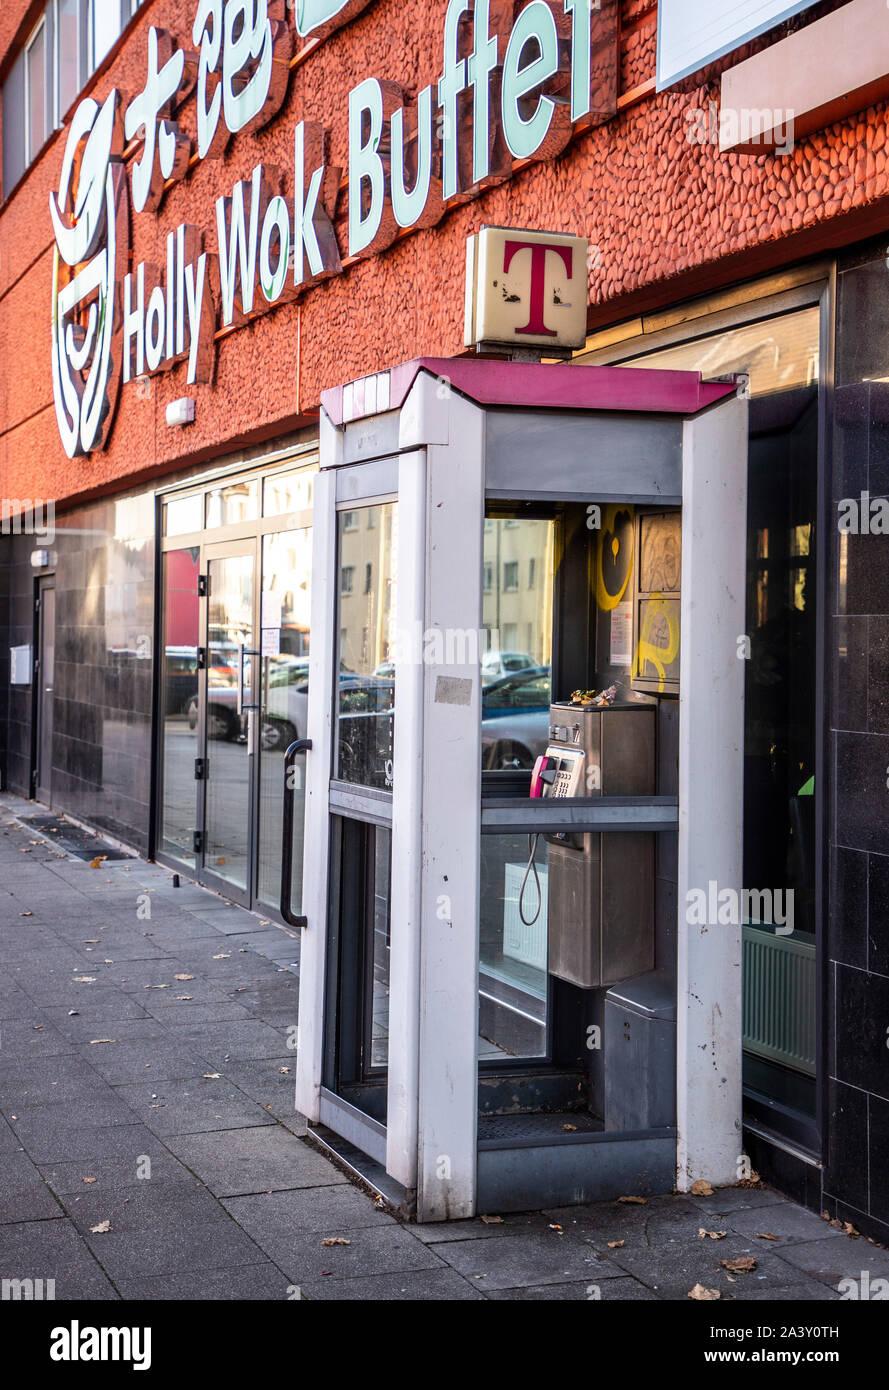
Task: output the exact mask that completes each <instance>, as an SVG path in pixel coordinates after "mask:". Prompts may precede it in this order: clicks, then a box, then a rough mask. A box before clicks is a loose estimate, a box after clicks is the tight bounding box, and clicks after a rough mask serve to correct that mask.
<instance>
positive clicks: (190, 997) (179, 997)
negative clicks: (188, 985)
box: [176, 994, 194, 1000]
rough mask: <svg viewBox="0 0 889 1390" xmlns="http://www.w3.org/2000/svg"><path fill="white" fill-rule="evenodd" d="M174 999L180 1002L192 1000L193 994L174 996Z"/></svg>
mask: <svg viewBox="0 0 889 1390" xmlns="http://www.w3.org/2000/svg"><path fill="white" fill-rule="evenodd" d="M176 998H177V999H182V1000H188V999H194V995H193V994H177V995H176Z"/></svg>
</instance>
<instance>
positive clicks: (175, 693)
mask: <svg viewBox="0 0 889 1390" xmlns="http://www.w3.org/2000/svg"><path fill="white" fill-rule="evenodd" d="M197 684H198V649H197V647H167V650H166V652H165V653H164V714H184V713H185V712H186V711H187V709H188V704H189V701H190V699H191V697H192V696H193V695H194V692H195V690H196V689H197Z"/></svg>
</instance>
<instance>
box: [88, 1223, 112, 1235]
mask: <svg viewBox="0 0 889 1390" xmlns="http://www.w3.org/2000/svg"><path fill="white" fill-rule="evenodd" d="M110 1230H111V1222H110V1221H100V1222H99V1224H98V1226H90V1231H91V1233H92V1234H93V1235H94V1236H104V1235H107V1233H108V1232H109V1231H110Z"/></svg>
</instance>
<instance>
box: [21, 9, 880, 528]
mask: <svg viewBox="0 0 889 1390" xmlns="http://www.w3.org/2000/svg"><path fill="white" fill-rule="evenodd" d="M831 8H835V5H834V4H832V3H830V4H826V5H824V6H822V7H820V9H819V10H818V11H817V12H816V13H821V12H823V11H824V10H826V9H831ZM445 9H446V5H445V3H444V0H376V3H375V4H374V5H372V6H371V7H370V8H369V10H368V11H367V13H366V14H365V15H364V16H362V17H360V18H359V19H358V20H356V21H354V22H353V23H352V24H351V25H349V26H348V27H347V28H345V29H344V30H342V31H341V32H340V33H338V34H336V35H334V36H333V37H332V38H330V39H329V40H328V41H327V42H326V43H324V44H323V45H322V46H321V47H320V48H319V49H318V50H317V51H316V52H315V53H314V54H313V55H312V56H311V57H310V58H309V59H308V60H307V61H306V62H305V63H304V64H303V65H301V66H300V67H298V68H296V69H295V71H294V72H293V74H292V76H291V82H290V89H289V93H288V96H287V99H286V101H285V104H284V106H283V108H282V110H281V112H280V113H279V115H278V116H277V117H276V118H275V120H274V121H273V122H272V123H271V124H270V125H269V126H267V127H266V128H265V129H264V130H262V131H260V132H259V133H258V134H256V135H255V136H249V135H248V136H244V135H241V136H238V137H235V138H234V139H233V140H232V141H231V143H230V145H229V148H228V151H227V153H226V155H225V157H224V158H223V159H220V160H211V159H205V160H204V161H203V162H202V163H200V164H198V165H197V166H196V167H195V168H193V169H192V170H191V171H190V173H189V174H188V175H187V176H186V178H185V179H184V180H183V181H182V182H181V183H179V184H177V185H175V186H174V187H173V188H172V189H170V191H169V192H168V193H167V195H166V197H165V199H164V202H163V204H162V205H161V208H160V212H159V215H158V216H156V217H155V216H152V215H151V214H149V213H142V214H140V215H137V216H133V217H132V218H131V224H132V252H133V263H134V265H135V264H138V262H139V261H142V260H147V261H155V262H157V263H158V264H160V265H162V264H163V260H164V239H165V236H166V234H167V232H168V231H170V230H172V229H173V228H175V227H176V226H177V225H178V223H179V222H181V221H186V220H187V221H190V222H192V223H196V224H197V225H198V226H200V227H201V228H202V229H203V230H204V231H205V233H206V240H207V243H208V245H209V247H210V248H211V249H215V239H216V234H215V211H214V203H215V199H216V198H217V197H218V196H220V195H221V194H225V193H230V191H231V189H232V186H233V184H234V183H235V182H236V180H237V179H239V178H249V176H250V173H251V171H252V169H253V167H254V165H255V164H256V163H257V162H259V161H263V162H264V163H265V164H266V165H278V166H279V167H280V169H281V170H282V171H283V172H284V176H285V183H284V191H285V193H289V192H290V191H291V187H292V158H293V156H292V139H293V128H294V125H295V124H296V122H297V121H298V120H300V119H302V118H303V117H305V118H308V119H312V120H318V121H320V122H322V123H323V124H324V125H325V126H327V127H328V128H329V130H330V132H331V163H332V164H339V163H342V164H345V163H346V162H347V132H346V120H347V112H348V101H347V98H348V92H349V90H350V88H351V87H353V86H354V85H355V84H356V83H357V82H359V81H360V80H361V79H362V78H364V77H366V76H370V75H372V76H376V77H379V78H390V79H392V80H394V81H396V82H399V83H401V84H402V85H403V86H404V87H406V88H407V89H408V90H409V91H410V92H411V93H415V92H416V91H417V89H418V88H419V87H422V86H424V85H425V84H426V83H428V82H432V81H434V80H436V79H437V77H438V75H439V72H440V69H441V61H442V29H443V20H444V12H445ZM194 10H195V0H154V2H153V3H150V4H148V5H146V6H145V8H144V11H143V13H142V14H140V16H139V18H138V20H137V22H136V24H135V26H134V28H133V30H132V33H131V34H130V36H129V37H128V38H127V39H126V40H125V42H124V43H123V45H122V47H121V50H120V52H119V53H117V54H116V55H113V59H112V62H111V63H110V65H109V66H108V67H107V69H106V70H105V71H102V72H100V73H99V75H98V76H97V78H96V79H95V81H94V83H93V87H92V94H93V95H96V96H97V97H100V98H101V97H104V96H105V95H106V94H107V92H108V91H109V90H110V89H111V88H112V87H113V86H117V87H119V88H120V89H121V91H122V92H123V93H124V94H125V95H127V96H128V95H134V94H135V93H136V92H138V91H139V90H140V89H141V87H142V85H143V82H144V72H145V62H146V31H147V28H148V26H149V24H150V23H152V24H155V25H158V26H164V27H167V28H168V29H170V30H171V32H172V33H173V34H174V35H175V36H176V37H177V38H178V39H179V40H180V41H182V42H183V44H185V43H186V42H187V36H188V35H189V34H190V30H191V24H192V20H193V16H194ZM622 18H623V33H622V39H621V53H620V69H619V71H620V87H621V91H622V92H623V93H624V99H623V101H622V105H621V109H620V110H619V112H618V114H617V116H616V117H615V118H614V119H613V120H612V121H610V122H608V123H607V124H606V125H604V126H601V127H599V128H598V129H595V130H593V131H590V132H587V133H586V134H583V135H580V136H579V137H578V138H577V139H576V140H575V141H574V142H573V144H572V145H570V146H569V148H568V149H567V150H566V152H565V153H564V154H563V155H562V156H561V157H560V158H559V159H558V160H556V161H555V162H553V163H550V164H538V165H532V166H530V167H528V168H527V169H525V170H523V171H522V172H520V173H518V174H517V175H516V176H515V177H514V178H513V179H511V180H510V181H509V182H508V183H505V184H502V185H500V186H499V187H497V188H494V189H491V190H489V191H488V192H486V193H485V194H483V195H482V196H481V197H479V198H477V199H475V200H474V201H472V202H469V203H466V204H464V205H462V206H460V207H458V208H456V209H454V210H453V211H451V212H450V213H449V214H448V215H447V216H446V217H445V218H444V219H443V220H442V222H441V223H440V224H439V225H438V226H437V227H435V228H432V229H430V230H427V231H424V232H419V233H415V234H412V235H409V236H407V237H405V238H404V239H403V240H401V241H399V242H398V243H396V244H395V245H394V246H393V247H391V248H390V249H389V250H387V251H386V252H384V253H383V254H381V255H378V256H376V257H373V258H371V259H369V260H365V261H362V262H360V263H358V264H356V265H354V266H351V267H350V268H348V269H347V270H346V271H345V272H344V273H343V274H342V275H340V276H338V277H336V278H334V279H333V280H330V281H327V282H326V283H324V284H322V285H320V286H318V287H317V288H315V289H313V290H311V291H309V292H308V293H307V294H306V295H305V296H304V297H303V300H302V302H301V304H297V303H291V304H285V305H283V306H280V307H278V308H276V309H274V310H272V311H271V312H270V313H268V314H266V315H264V316H262V317H259V318H257V319H256V320H254V321H252V322H251V323H249V324H248V325H246V326H244V327H242V328H240V329H239V330H237V331H236V332H233V333H231V334H228V335H226V336H224V337H223V338H221V339H220V341H219V342H218V346H217V355H216V368H215V376H214V380H213V382H212V384H210V385H203V386H198V387H196V388H186V384H185V368H184V366H177V367H175V368H174V369H173V370H172V371H170V372H167V373H164V374H161V375H159V376H156V377H154V378H153V379H152V382H151V389H150V392H148V393H146V392H144V391H137V390H136V389H135V387H134V386H133V385H132V384H131V385H129V386H125V387H123V388H122V390H121V395H120V402H119V405H118V408H117V414H116V418H115V422H114V426H113V429H112V431H111V435H110V440H109V445H108V448H107V449H106V450H105V451H101V452H96V453H94V454H92V455H91V456H89V457H87V458H79V459H75V460H73V461H70V460H68V459H67V458H66V457H65V455H64V452H63V450H62V448H61V445H60V443H59V440H58V435H57V431H56V424H55V415H54V410H53V405H52V385H51V377H50V341H49V325H50V287H51V273H52V250H51V248H52V236H51V228H50V221H49V215H48V210H47V200H48V196H49V192H50V190H51V189H52V188H54V187H55V186H56V183H57V180H58V173H59V166H60V163H61V159H62V153H63V148H64V132H62V133H60V134H59V135H57V136H56V137H55V139H54V140H53V141H52V142H51V143H50V145H49V146H48V147H47V149H46V150H45V152H44V153H43V155H42V156H41V157H40V159H39V160H38V161H37V163H36V165H35V166H34V167H33V169H32V170H31V171H30V173H29V175H28V177H27V178H26V179H25V180H24V181H23V183H22V184H21V185H20V187H19V188H18V190H17V191H16V192H15V193H14V194H13V196H12V197H11V198H10V199H9V201H8V203H7V204H6V205H5V206H4V207H3V209H2V210H0V495H2V496H4V497H23V498H27V497H32V496H37V497H55V498H56V499H58V500H59V501H62V500H63V499H66V498H73V497H76V496H84V495H88V494H90V493H96V492H102V491H107V490H108V489H109V488H110V487H113V486H116V485H119V484H121V483H122V482H125V481H128V480H129V481H132V480H135V479H138V478H143V477H146V476H152V475H158V474H161V473H163V472H169V471H171V470H173V469H178V468H181V467H183V466H185V465H187V464H188V462H189V461H190V460H192V459H196V458H201V459H205V458H207V457H211V456H212V455H213V454H214V453H218V454H223V453H225V452H226V451H227V450H228V449H229V448H231V447H234V446H235V445H238V444H240V443H242V442H246V441H253V440H259V439H262V438H270V437H272V436H273V435H274V434H275V433H276V432H278V431H279V430H282V429H285V428H290V427H292V426H293V424H294V423H295V422H296V421H297V419H299V418H302V417H303V416H305V414H306V413H307V412H311V411H313V410H315V409H316V408H317V404H318V400H319V396H320V393H321V391H322V390H323V389H324V388H325V387H328V386H330V385H333V384H335V383H337V382H340V381H344V380H348V379H350V378H352V377H357V376H360V375H362V374H363V373H366V372H369V371H373V370H377V369H379V368H381V367H384V366H387V365H390V364H393V363H395V362H398V361H401V360H403V359H406V358H410V357H413V356H416V355H418V354H420V353H423V354H436V355H443V356H446V355H450V354H454V353H459V352H461V351H462V350H463V346H462V330H463V322H462V320H463V276H464V255H465V239H466V237H467V235H468V234H470V233H471V232H473V231H475V230H476V229H477V228H478V227H479V226H480V225H481V224H482V223H484V222H487V223H500V224H508V225H516V226H538V227H545V228H547V229H550V230H561V231H566V232H580V233H582V234H584V235H586V236H588V237H589V238H590V239H591V241H592V242H593V243H595V244H596V245H597V246H598V247H599V252H600V265H599V268H598V269H597V270H596V271H595V272H594V275H593V279H592V284H591V289H590V323H591V325H595V324H602V323H607V322H612V321H617V320H619V319H620V318H622V317H625V316H626V315H628V314H630V313H634V312H639V311H640V310H643V309H647V308H650V307H652V306H654V305H666V304H669V303H671V302H673V301H675V300H677V299H679V298H682V297H684V296H687V295H688V294H690V293H695V292H699V291H700V290H702V289H706V288H710V287H712V286H715V285H717V284H721V283H732V282H733V281H734V280H737V279H741V278H745V277H750V276H752V275H755V274H757V273H759V272H760V271H762V270H764V269H767V268H770V267H775V266H779V265H785V264H788V263H790V262H792V261H794V260H798V259H801V258H803V257H805V256H806V255H810V254H813V253H815V252H818V251H821V250H823V249H825V248H827V247H830V246H835V245H839V244H843V243H848V242H852V241H855V240H856V239H858V238H860V237H862V236H865V235H871V234H873V233H875V232H877V231H882V230H883V229H885V228H886V227H887V226H889V171H887V168H886V133H887V122H889V114H887V109H886V107H884V106H881V107H878V108H871V109H870V110H868V111H866V112H862V113H861V114H860V115H859V116H857V117H855V118H851V119H849V120H848V121H846V122H844V123H843V124H841V125H838V126H835V127H833V128H831V129H830V130H826V131H824V132H820V133H818V134H816V135H813V136H811V137H809V138H807V139H805V140H804V141H802V142H801V143H800V144H799V145H798V146H797V148H795V149H794V151H793V153H792V154H791V155H789V156H787V157H780V156H775V155H769V154H763V155H755V156H754V155H720V154H719V152H718V149H717V148H716V147H715V146H713V145H710V144H705V145H700V144H693V143H690V142H689V141H688V139H687V138H686V133H687V129H688V120H687V113H688V111H689V109H690V108H691V107H705V106H706V104H707V102H708V101H709V100H710V99H711V98H712V99H716V98H717V97H718V91H719V84H718V70H715V71H713V72H710V73H708V74H707V75H706V76H707V82H706V83H704V84H700V83H698V85H695V84H694V83H686V84H683V86H682V87H680V88H679V89H675V90H671V91H669V92H666V93H663V94H661V95H660V96H655V95H654V94H653V91H652V90H651V87H652V79H653V76H654V64H655V47H656V42H655V32H656V28H655V26H656V6H655V5H654V4H650V3H648V4H647V3H645V0H625V3H624V4H623V8H622ZM774 37H775V36H774V35H772V36H770V38H769V40H766V41H773V40H774ZM762 42H764V41H760V43H762ZM748 51H749V50H748ZM194 110H195V108H194V101H193V100H190V101H188V102H187V103H186V105H185V106H184V108H183V110H182V114H181V121H182V125H183V128H184V129H186V130H187V131H188V132H189V133H190V134H194ZM345 205H346V198H345V195H344V194H341V199H340V204H339V208H338V218H339V219H341V216H342V214H344V213H345ZM338 226H339V227H340V230H341V231H342V235H341V245H342V246H343V247H344V248H345V241H346V238H345V234H344V231H343V229H342V223H341V220H339V221H338ZM187 389H188V390H189V393H190V394H195V395H196V397H197V418H196V422H195V424H194V425H193V426H190V427H189V428H188V429H185V430H170V429H168V428H167V427H166V424H165V419H164V412H165V407H166V405H167V403H168V402H169V401H170V400H173V399H176V398H177V397H179V396H181V395H183V394H185V393H186V390H187Z"/></svg>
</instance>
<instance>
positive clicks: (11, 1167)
mask: <svg viewBox="0 0 889 1390" xmlns="http://www.w3.org/2000/svg"><path fill="white" fill-rule="evenodd" d="M61 1215H62V1212H61V1209H60V1207H59V1203H58V1202H57V1201H56V1199H55V1197H54V1196H53V1194H52V1192H51V1191H50V1189H49V1188H48V1187H47V1185H46V1183H45V1182H44V1181H43V1178H42V1177H41V1175H40V1173H39V1171H38V1170H37V1168H36V1167H35V1166H34V1164H33V1163H32V1162H31V1160H30V1158H29V1157H28V1155H27V1154H25V1153H8V1154H4V1155H3V1160H2V1162H0V1225H5V1224H6V1223H7V1222H10V1221H44V1220H47V1219H49V1218H54V1217H58V1216H61Z"/></svg>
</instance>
